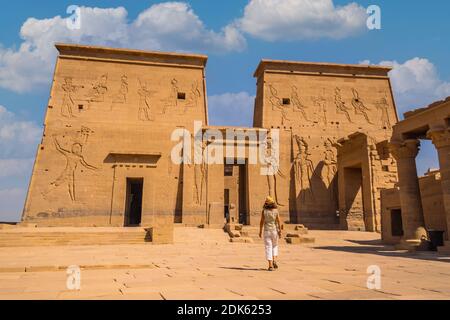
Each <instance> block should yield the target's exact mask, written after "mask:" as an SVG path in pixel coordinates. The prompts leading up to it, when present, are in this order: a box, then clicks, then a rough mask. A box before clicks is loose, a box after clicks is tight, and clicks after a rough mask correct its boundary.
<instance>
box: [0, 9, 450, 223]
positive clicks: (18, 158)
mask: <svg viewBox="0 0 450 320" xmlns="http://www.w3.org/2000/svg"><path fill="white" fill-rule="evenodd" d="M71 4H77V5H79V6H84V7H87V9H85V11H82V13H83V14H82V19H83V17H84V20H82V29H81V31H79V32H78V33H77V34H72V33H70V32H68V31H67V30H66V29H64V26H63V22H64V20H62V19H64V18H66V17H68V14H66V8H67V7H68V6H69V5H71ZM274 4H275V5H274ZM369 5H378V6H379V7H380V8H381V13H382V29H381V30H374V31H369V30H368V29H367V28H366V26H365V19H366V16H365V8H367V7H368V6H369ZM95 7H98V8H102V9H107V8H111V10H109V11H107V10H103V11H98V10H97V11H95V10H92V9H90V8H95ZM118 7H123V9H117V8H118ZM448 12H450V2H449V1H446V0H434V1H432V2H430V1H406V0H395V1H392V0H389V1H388V0H385V1H381V0H380V1H379V0H372V1H362V0H360V1H355V2H351V1H346V0H334V1H332V0H314V1H311V0H276V1H265V0H251V1H250V0H245V1H244V0H234V1H206V0H191V1H184V2H170V3H169V2H165V1H112V0H111V1H50V0H46V1H39V5H37V4H36V2H31V1H21V0H16V1H9V2H5V3H2V10H1V11H0V30H1V31H0V139H1V140H0V220H11V219H12V220H14V219H17V218H18V217H19V213H20V211H21V209H22V206H23V200H24V197H25V193H26V190H27V186H28V180H29V175H30V172H31V166H32V161H33V158H34V154H35V150H36V147H37V143H38V142H39V139H40V135H41V133H40V130H41V124H42V122H43V118H44V111H45V106H46V104H47V100H48V93H49V83H50V81H51V70H52V68H53V64H54V56H55V54H56V53H55V52H54V50H53V48H52V44H53V42H54V41H63V42H83V43H88V44H100V45H114V46H119V47H120V46H121V47H132V48H140V49H149V50H166V51H174V50H176V51H190V52H200V53H206V54H208V55H209V62H208V67H207V85H208V94H209V99H210V100H209V102H210V117H211V119H212V124H216V125H222V124H224V125H227V124H228V125H229V124H235V125H251V122H252V112H253V108H252V107H253V96H254V94H255V80H254V79H253V77H252V75H253V72H254V70H255V68H256V66H257V64H258V62H259V60H260V59H262V58H272V59H286V60H304V61H326V62H340V63H360V62H362V61H365V62H370V63H373V64H378V63H383V64H388V65H392V66H393V67H394V71H393V72H392V73H391V78H392V82H393V86H394V91H395V97H396V102H397V107H398V109H399V114H400V115H401V114H402V113H403V112H404V111H407V110H410V109H414V108H417V107H422V106H424V105H426V104H428V103H431V102H433V101H435V100H437V99H441V98H443V97H445V96H449V95H450V61H449V59H448V57H449V56H450V46H449V45H448V43H447V42H448V30H450V22H449V20H448ZM58 16H60V18H58ZM30 18H34V19H30ZM44 19H46V20H44ZM21 28H22V35H21ZM130 30H132V31H130ZM268 35H270V36H268ZM21 46H22V47H21ZM237 112H238V114H239V116H238V117H236V116H233V114H236V113H237ZM418 167H419V173H423V172H424V171H425V170H427V169H428V168H429V167H438V164H437V160H436V154H435V151H434V148H433V147H432V146H430V144H429V143H424V145H423V148H422V151H421V153H420V157H419V159H418Z"/></svg>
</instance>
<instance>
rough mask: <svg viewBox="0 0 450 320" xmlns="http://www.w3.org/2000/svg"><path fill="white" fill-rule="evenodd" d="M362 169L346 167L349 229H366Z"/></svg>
mask: <svg viewBox="0 0 450 320" xmlns="http://www.w3.org/2000/svg"><path fill="white" fill-rule="evenodd" d="M362 177H363V175H362V169H361V168H360V167H359V168H345V169H344V179H345V206H346V208H345V211H346V213H347V217H346V224H347V229H348V230H357V231H365V230H366V224H365V210H364V193H363V185H362V182H363V179H362Z"/></svg>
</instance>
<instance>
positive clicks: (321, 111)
mask: <svg viewBox="0 0 450 320" xmlns="http://www.w3.org/2000/svg"><path fill="white" fill-rule="evenodd" d="M324 91H325V90H324ZM324 96H325V94H324V92H323V93H322V94H321V95H320V96H318V97H313V104H314V107H316V108H317V109H318V110H317V115H318V117H319V121H321V122H322V123H323V124H324V125H325V126H326V125H327V124H328V119H327V100H326V99H325V98H324Z"/></svg>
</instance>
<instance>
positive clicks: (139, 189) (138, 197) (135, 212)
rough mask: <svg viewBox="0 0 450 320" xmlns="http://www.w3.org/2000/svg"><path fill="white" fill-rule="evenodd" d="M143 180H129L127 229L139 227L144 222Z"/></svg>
mask: <svg viewBox="0 0 450 320" xmlns="http://www.w3.org/2000/svg"><path fill="white" fill-rule="evenodd" d="M143 191H144V179H143V178H128V179H127V197H126V205H125V210H126V211H125V227H138V226H140V225H141V222H142V196H143Z"/></svg>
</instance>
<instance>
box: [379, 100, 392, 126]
mask: <svg viewBox="0 0 450 320" xmlns="http://www.w3.org/2000/svg"><path fill="white" fill-rule="evenodd" d="M375 105H376V107H377V109H378V110H381V125H382V126H383V128H386V129H391V128H392V125H391V121H390V120H389V103H388V101H387V99H386V97H383V98H381V100H380V101H377V102H376V103H375Z"/></svg>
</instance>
